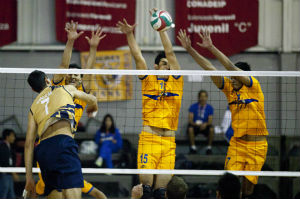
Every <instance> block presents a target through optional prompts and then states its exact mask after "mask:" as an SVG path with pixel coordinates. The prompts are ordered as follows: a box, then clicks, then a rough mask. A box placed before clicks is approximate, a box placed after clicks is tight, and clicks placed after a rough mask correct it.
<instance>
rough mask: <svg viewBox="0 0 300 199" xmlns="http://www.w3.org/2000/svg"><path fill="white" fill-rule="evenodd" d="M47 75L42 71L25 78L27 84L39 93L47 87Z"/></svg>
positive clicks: (34, 72) (36, 71)
mask: <svg viewBox="0 0 300 199" xmlns="http://www.w3.org/2000/svg"><path fill="white" fill-rule="evenodd" d="M45 78H47V75H46V74H45V73H44V72H43V71H39V70H35V71H33V72H31V73H30V74H29V76H28V78H27V82H28V84H29V85H30V87H31V88H32V90H34V91H35V92H38V93H40V92H41V91H42V90H44V88H45V87H46V86H47V84H46V82H45Z"/></svg>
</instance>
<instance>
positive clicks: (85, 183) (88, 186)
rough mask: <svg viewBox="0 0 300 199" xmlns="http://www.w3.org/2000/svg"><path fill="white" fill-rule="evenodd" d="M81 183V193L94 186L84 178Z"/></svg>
mask: <svg viewBox="0 0 300 199" xmlns="http://www.w3.org/2000/svg"><path fill="white" fill-rule="evenodd" d="M83 184H84V185H83V188H82V189H81V191H82V193H85V194H89V193H90V192H91V191H92V190H93V189H94V186H93V185H92V184H91V183H89V182H87V181H86V180H84V181H83Z"/></svg>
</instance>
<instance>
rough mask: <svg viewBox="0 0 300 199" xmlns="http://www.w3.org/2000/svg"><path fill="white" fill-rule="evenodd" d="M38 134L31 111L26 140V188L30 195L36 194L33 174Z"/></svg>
mask: <svg viewBox="0 0 300 199" xmlns="http://www.w3.org/2000/svg"><path fill="white" fill-rule="evenodd" d="M36 136H37V125H36V123H35V120H34V118H33V115H32V113H31V112H29V113H28V123H27V133H26V141H25V149H24V150H25V151H24V154H25V167H26V185H25V190H26V191H27V192H28V193H29V195H30V196H35V183H34V179H33V175H32V162H33V149H34V142H35V139H36Z"/></svg>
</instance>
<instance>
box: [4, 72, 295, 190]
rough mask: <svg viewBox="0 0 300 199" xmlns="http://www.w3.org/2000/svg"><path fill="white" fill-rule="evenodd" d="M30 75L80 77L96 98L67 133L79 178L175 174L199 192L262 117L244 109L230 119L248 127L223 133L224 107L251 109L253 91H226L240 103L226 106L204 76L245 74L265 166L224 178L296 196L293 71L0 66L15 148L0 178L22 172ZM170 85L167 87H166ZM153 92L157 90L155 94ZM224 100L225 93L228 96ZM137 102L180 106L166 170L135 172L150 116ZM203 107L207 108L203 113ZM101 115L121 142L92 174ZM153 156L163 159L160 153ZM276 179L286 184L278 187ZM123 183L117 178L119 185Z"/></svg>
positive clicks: (227, 117) (225, 122)
mask: <svg viewBox="0 0 300 199" xmlns="http://www.w3.org/2000/svg"><path fill="white" fill-rule="evenodd" d="M33 70H41V71H44V72H45V73H46V74H47V76H48V77H49V78H50V79H52V77H53V75H55V74H64V75H68V74H81V75H83V77H82V79H83V83H84V84H85V83H88V87H89V88H85V89H88V90H89V92H90V93H91V94H93V95H95V96H96V97H97V100H98V106H99V110H98V114H97V115H96V116H95V117H94V118H88V117H87V114H86V113H85V111H84V113H83V116H82V118H81V119H80V121H79V124H78V129H77V133H76V134H75V140H76V141H77V143H78V145H79V157H80V158H81V161H82V167H83V170H82V171H83V174H84V176H85V177H87V178H90V179H91V181H97V180H98V179H97V180H96V178H93V176H95V175H101V176H102V177H103V174H112V175H111V176H110V177H111V179H115V180H118V179H119V180H121V181H122V179H121V178H122V177H120V176H131V177H130V178H128V179H130V183H129V184H130V186H131V185H134V184H135V183H138V182H137V179H136V178H135V177H134V175H135V174H175V175H181V176H183V177H184V178H185V180H186V181H187V182H188V183H190V184H193V185H191V186H196V184H197V183H198V185H199V184H200V185H201V184H202V185H203V186H206V185H205V184H206V183H216V179H215V176H220V175H223V174H224V172H225V171H224V165H225V164H226V159H225V158H226V154H227V150H228V146H229V142H230V139H232V136H233V137H234V135H235V133H239V131H240V130H241V129H243V130H245V128H246V131H247V128H249V129H251V130H253V131H255V130H257V129H258V128H260V127H259V126H257V125H256V124H257V123H259V122H260V120H262V119H264V118H260V117H256V116H255V115H251V114H252V113H251V112H250V110H249V112H248V115H246V116H245V115H240V116H239V115H236V116H235V117H236V118H240V120H241V121H242V120H243V119H245V118H248V120H249V121H248V122H247V123H246V124H247V125H248V126H239V125H237V126H235V127H234V129H236V131H238V132H234V131H229V129H230V127H232V126H231V122H232V115H231V112H230V106H235V108H236V109H244V108H245V109H251V108H250V107H251V106H252V105H251V103H257V101H256V100H257V99H255V98H253V97H249V98H247V96H253V93H244V94H241V93H238V92H235V91H233V90H230V91H228V92H232V93H234V92H235V94H236V95H237V97H238V95H240V98H239V100H238V101H235V102H233V101H234V100H232V101H230V102H228V100H227V98H226V96H225V94H224V93H223V91H222V90H220V89H218V88H217V87H216V85H215V84H214V83H213V81H212V80H211V78H210V76H218V77H219V76H222V77H223V76H224V77H228V79H227V80H228V81H232V80H230V77H236V76H244V77H249V76H253V77H255V79H257V80H258V82H259V84H260V86H261V91H262V93H256V94H257V95H263V98H260V99H263V105H264V107H261V106H259V107H257V109H259V111H261V112H264V114H265V122H266V126H267V131H268V134H269V135H268V136H267V140H268V146H267V155H266V161H265V162H264V164H263V167H262V170H261V171H260V170H258V171H256V170H251V171H250V170H247V169H246V170H245V171H240V169H238V171H230V172H232V173H234V174H236V175H239V176H245V175H247V176H261V177H260V178H259V183H264V184H269V186H271V187H270V189H271V190H273V191H274V192H275V193H276V194H279V187H282V186H286V187H290V189H291V187H293V190H292V193H293V196H294V195H295V194H296V193H297V192H299V191H300V190H298V188H299V187H300V186H298V185H299V184H300V182H299V177H300V172H299V171H300V166H299V160H300V153H299V151H300V150H299V147H300V103H299V99H300V91H299V85H300V72H299V71H202V70H181V71H157V70H105V69H101V70H100V69H99V70H98V69H89V70H78V69H66V70H62V69H46V68H39V69H38V68H0V99H1V103H0V131H3V130H4V129H13V130H14V131H15V132H16V135H17V141H18V143H17V144H15V146H14V147H15V148H16V149H17V152H18V157H19V162H18V166H19V167H16V168H4V167H0V172H1V173H5V172H16V173H25V169H24V163H23V158H22V157H23V155H22V153H23V151H22V147H23V146H24V139H25V133H26V127H27V115H28V112H29V109H30V106H31V104H32V103H33V100H34V99H35V97H36V96H37V93H35V92H33V91H32V89H31V88H30V86H29V85H28V83H27V77H28V75H29V73H30V72H32V71H33ZM138 76H139V77H140V78H139V77H138ZM179 76H181V77H182V79H183V87H182V97H181V98H174V95H175V96H176V94H178V93H177V92H179V91H180V88H178V84H172V82H175V81H177V77H179ZM144 77H155V78H154V79H151V80H148V84H146V85H142V81H144V80H141V79H143V78H144ZM157 77H158V78H157ZM161 77H162V78H166V77H169V79H168V80H163V84H160V83H161V82H160V81H159V80H160V79H161ZM222 81H223V80H222ZM251 81H253V80H251ZM223 83H224V82H222V84H223ZM225 83H226V82H225ZM252 83H257V82H252ZM171 84H172V86H173V87H172V86H170V85H171ZM222 84H221V85H222ZM254 86H256V85H254ZM86 87H87V86H86ZM149 88H150V89H149ZM147 89H148V90H150V91H149V92H150V93H145V92H146V91H145V90H147ZM153 90H158V91H157V92H156V93H155V92H154V91H153ZM172 91H173V92H172ZM200 91H202V93H203V91H204V95H203V96H202V95H201V94H200V96H199V92H200ZM240 92H242V91H240ZM250 92H251V91H250ZM145 94H146V95H145ZM254 94H255V93H254ZM228 95H231V94H230V93H229V94H228ZM232 95H233V94H232ZM170 99H171V100H170ZM143 100H146V101H147V100H150V101H153V103H152V102H151V106H153V105H155V104H159V103H160V102H159V101H163V100H169V101H168V103H171V104H172V103H173V102H175V101H176V100H180V104H179V108H180V109H179V110H178V113H179V114H178V118H179V119H178V124H177V123H176V124H174V125H175V126H176V125H177V126H176V128H177V127H178V128H177V130H176V133H175V135H176V159H175V169H174V170H168V169H162V170H160V169H157V170H156V169H154V170H152V169H137V162H139V161H141V163H143V161H146V159H147V158H146V159H145V157H144V156H140V155H138V147H139V146H138V142H139V134H140V133H141V132H142V131H143V130H144V129H143V120H142V118H143V117H146V116H145V114H150V113H149V112H147V111H146V113H145V110H144V112H143V108H145V107H143V106H144V104H143ZM172 100H173V101H172ZM204 102H205V103H204ZM202 103H203V104H202ZM199 104H201V105H199ZM165 106H167V105H163V106H160V107H159V108H161V109H163V110H162V111H161V114H164V113H165V112H167V111H169V112H170V114H171V115H172V113H173V112H174V111H175V112H176V107H175V108H174V107H165ZM208 106H209V108H207V107H208ZM150 108H152V109H155V107H148V109H150ZM167 109H168V110H167ZM191 113H192V114H193V115H192V116H193V118H192V119H191V118H189V117H191ZM107 114H109V115H111V116H112V118H113V120H114V124H115V127H116V128H117V129H118V132H120V136H121V140H122V144H120V145H119V148H117V149H116V150H113V151H110V152H109V153H111V157H110V158H111V159H110V160H107V159H105V158H103V162H101V165H100V168H98V167H99V165H98V166H97V165H96V164H95V163H96V160H97V158H98V157H99V155H100V154H101V150H100V148H101V144H100V145H99V144H98V143H96V142H95V135H96V134H97V132H100V131H101V126H102V125H103V119H104V116H106V115H107ZM151 117H153V116H151ZM165 117H166V116H165ZM172 117H175V119H176V117H177V116H176V114H175V116H174V114H173V116H172ZM208 118H212V124H211V125H210V128H209V129H212V132H213V139H212V144H209V137H210V136H209V135H210V134H209V133H210V131H209V129H208V128H206V127H207V126H205V128H204V127H202V126H201V125H202V124H203V123H208ZM152 119H153V118H152ZM154 120H155V122H156V123H157V124H159V123H160V122H162V121H165V120H163V119H162V118H160V116H157V117H156V118H155V119H154ZM172 120H173V119H172ZM191 120H192V121H193V123H194V125H195V126H197V128H194V127H193V133H194V135H195V136H194V143H195V144H194V145H195V146H196V149H195V150H191V146H192V144H191V143H192V142H191V137H190V131H189V129H191V125H190V123H191ZM159 125H161V126H162V127H165V126H166V125H165V124H159ZM235 125H236V124H235ZM251 125H252V126H251ZM253 125H254V127H253ZM149 126H151V124H149ZM200 128H201V129H200ZM239 128H241V129H239ZM249 129H248V130H249ZM198 131H199V132H198ZM248 132H249V131H248ZM100 133H101V132H100ZM198 134H200V135H198ZM101 136H103V143H104V142H112V139H111V138H109V136H105V135H101ZM100 139H102V138H100ZM113 139H114V138H113ZM209 146H210V147H209ZM254 148H255V146H254ZM208 149H211V150H210V151H209V153H207V152H208ZM110 150H112V149H110ZM154 150H155V149H154ZM236 150H237V149H236ZM246 150H248V149H246ZM160 151H161V153H163V152H162V151H163V150H160ZM246 153H251V151H246ZM255 155H257V156H259V154H255V153H254V156H255ZM241 158H242V157H241ZM237 159H238V158H237ZM108 161H110V163H108ZM110 164H112V165H113V167H114V168H113V169H108V168H107V167H108V166H109V165H110ZM170 164H173V163H170ZM252 164H255V163H252ZM34 172H35V173H37V172H39V170H38V169H37V168H34ZM281 177H284V178H286V179H289V180H284V182H282V179H281ZM105 178H107V176H106V177H105ZM133 178H134V180H133ZM128 179H127V178H126V179H125V178H124V181H126V180H128ZM282 183H283V184H282ZM202 185H201V186H202ZM292 185H293V186H292ZM203 186H202V188H203ZM297 187H298V188H297ZM208 188H209V186H208ZM195 189H196V188H195ZM287 189H288V188H287Z"/></svg>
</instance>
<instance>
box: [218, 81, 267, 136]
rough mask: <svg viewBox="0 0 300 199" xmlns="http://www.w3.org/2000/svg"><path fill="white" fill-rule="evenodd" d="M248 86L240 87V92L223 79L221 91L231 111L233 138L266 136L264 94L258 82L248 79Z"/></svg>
mask: <svg viewBox="0 0 300 199" xmlns="http://www.w3.org/2000/svg"><path fill="white" fill-rule="evenodd" d="M250 81H251V83H250V86H249V87H247V86H245V85H243V86H242V88H241V89H240V90H237V91H235V90H234V89H233V86H232V83H231V80H230V79H229V78H226V77H224V78H223V85H222V88H221V89H222V91H223V92H224V94H225V95H226V98H227V101H228V104H229V109H230V111H231V121H232V122H231V125H232V129H233V131H234V135H233V136H234V137H242V136H244V135H256V136H259V135H268V130H267V125H266V118H265V111H264V94H263V92H262V90H261V87H260V84H259V81H258V80H257V79H255V78H254V77H250Z"/></svg>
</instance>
